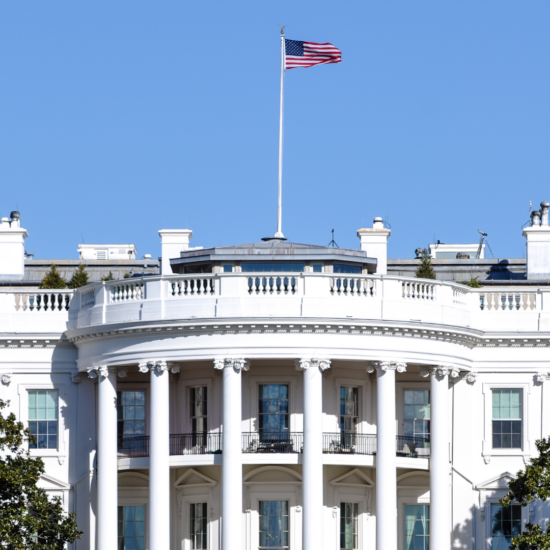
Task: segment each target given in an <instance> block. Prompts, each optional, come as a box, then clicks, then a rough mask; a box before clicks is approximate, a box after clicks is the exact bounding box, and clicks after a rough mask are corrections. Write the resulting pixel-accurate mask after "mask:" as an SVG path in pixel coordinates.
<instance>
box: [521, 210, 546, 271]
mask: <svg viewBox="0 0 550 550" xmlns="http://www.w3.org/2000/svg"><path fill="white" fill-rule="evenodd" d="M549 207H550V203H548V202H546V201H544V202H541V203H540V212H539V211H538V210H535V211H534V212H531V226H530V227H526V228H525V229H524V230H523V236H524V237H525V238H526V239H527V243H526V245H527V279H534V280H550V226H549V225H548V209H549Z"/></svg>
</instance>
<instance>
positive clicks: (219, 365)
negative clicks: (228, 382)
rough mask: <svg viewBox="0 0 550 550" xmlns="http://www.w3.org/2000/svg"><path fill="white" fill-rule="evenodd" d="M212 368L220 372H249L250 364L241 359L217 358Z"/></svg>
mask: <svg viewBox="0 0 550 550" xmlns="http://www.w3.org/2000/svg"><path fill="white" fill-rule="evenodd" d="M214 368H215V369H216V370H220V371H221V370H223V369H225V368H232V369H233V370H234V371H235V372H241V371H248V370H250V362H249V361H247V360H246V359H244V358H242V357H241V358H234V357H224V358H221V357H219V358H217V359H214Z"/></svg>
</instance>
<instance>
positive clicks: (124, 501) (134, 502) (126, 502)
mask: <svg viewBox="0 0 550 550" xmlns="http://www.w3.org/2000/svg"><path fill="white" fill-rule="evenodd" d="M121 506H122V507H124V506H128V507H129V506H143V508H144V509H145V510H144V513H145V521H144V522H143V523H144V527H145V530H144V539H145V541H144V548H145V550H147V549H148V548H149V545H148V541H149V502H148V499H142V498H141V499H139V498H138V499H133V498H119V499H118V503H117V548H118V508H120V507H121Z"/></svg>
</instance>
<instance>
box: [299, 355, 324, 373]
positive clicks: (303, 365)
mask: <svg viewBox="0 0 550 550" xmlns="http://www.w3.org/2000/svg"><path fill="white" fill-rule="evenodd" d="M294 367H295V369H296V370H303V371H305V370H307V369H309V368H311V367H318V368H319V370H320V371H321V372H324V371H326V370H328V369H330V359H326V358H319V357H310V358H301V359H295V361H294Z"/></svg>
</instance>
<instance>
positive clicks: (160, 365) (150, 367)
mask: <svg viewBox="0 0 550 550" xmlns="http://www.w3.org/2000/svg"><path fill="white" fill-rule="evenodd" d="M138 369H139V372H143V373H147V372H150V371H157V373H158V374H163V373H165V372H172V373H177V372H179V371H180V368H179V365H175V364H174V363H170V362H169V361H163V360H159V359H156V360H154V361H147V362H145V363H139V365H138Z"/></svg>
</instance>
